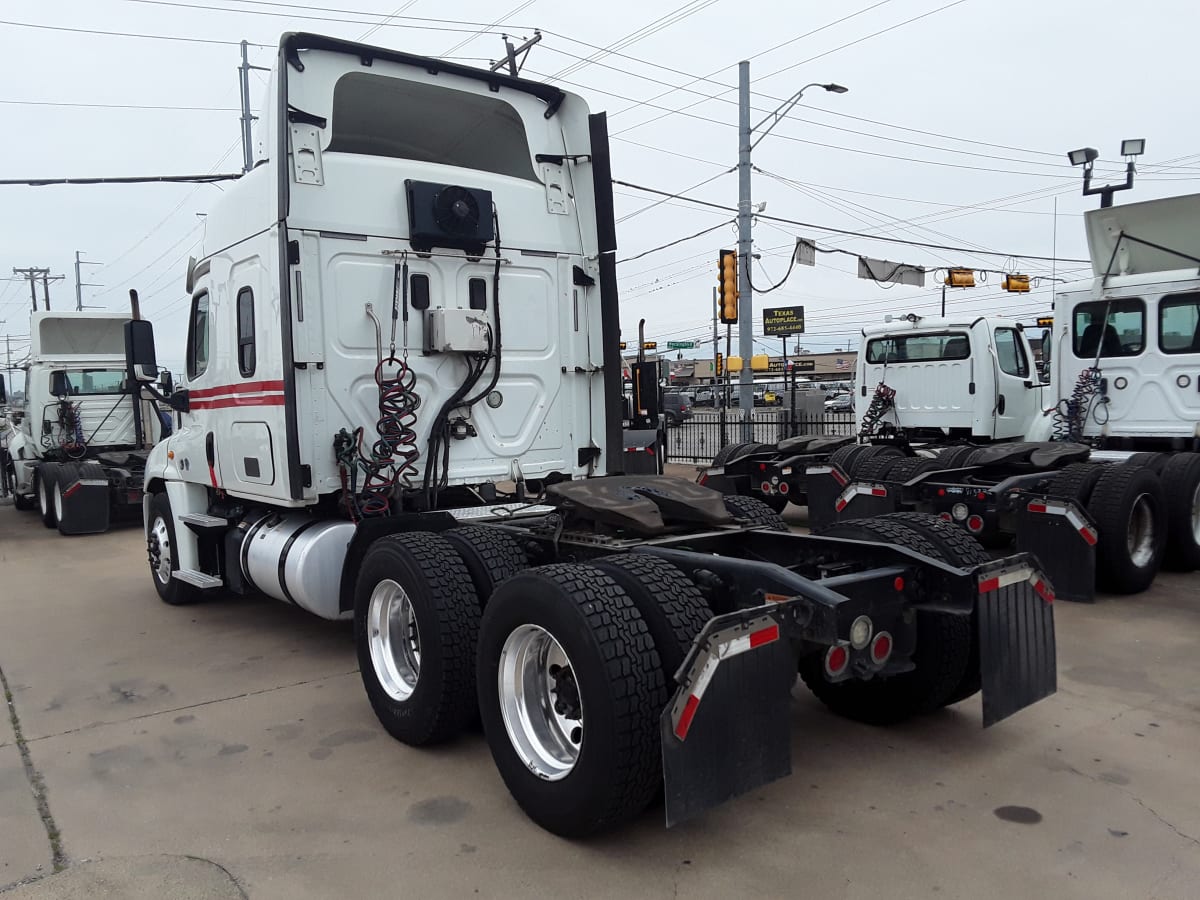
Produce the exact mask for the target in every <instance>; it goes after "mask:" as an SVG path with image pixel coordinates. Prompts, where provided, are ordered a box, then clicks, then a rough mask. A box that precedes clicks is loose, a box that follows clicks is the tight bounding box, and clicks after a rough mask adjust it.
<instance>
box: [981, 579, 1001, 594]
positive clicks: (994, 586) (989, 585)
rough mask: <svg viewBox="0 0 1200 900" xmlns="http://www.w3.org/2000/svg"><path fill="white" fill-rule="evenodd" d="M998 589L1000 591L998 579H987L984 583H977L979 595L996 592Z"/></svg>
mask: <svg viewBox="0 0 1200 900" xmlns="http://www.w3.org/2000/svg"><path fill="white" fill-rule="evenodd" d="M999 589H1000V579H999V578H988V579H986V580H985V581H981V582H979V593H981V594H987V593H990V592H992V591H998V590H999Z"/></svg>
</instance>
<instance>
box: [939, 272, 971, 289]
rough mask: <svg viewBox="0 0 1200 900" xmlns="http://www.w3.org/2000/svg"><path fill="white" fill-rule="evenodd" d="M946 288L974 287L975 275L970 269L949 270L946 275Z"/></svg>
mask: <svg viewBox="0 0 1200 900" xmlns="http://www.w3.org/2000/svg"><path fill="white" fill-rule="evenodd" d="M945 284H946V286H947V287H975V273H974V272H973V271H972V270H971V269H951V270H950V271H949V272H947V273H946V281H945Z"/></svg>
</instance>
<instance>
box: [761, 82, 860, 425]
mask: <svg viewBox="0 0 1200 900" xmlns="http://www.w3.org/2000/svg"><path fill="white" fill-rule="evenodd" d="M810 87H819V88H824V89H825V90H827V91H831V92H833V93H835V94H844V93H846V90H847V89H846V88H844V87H842V86H841V85H840V84H819V83H817V82H813V83H812V84H806V85H805V86H804V87H802V88H800V90H798V91H796V93H794V94H793V95H792V96H791V97H789V98H788V99H787V100H784V101H783V102H782V103H781V104H779V106H777V107H776V108H775V110H774V111H773V112H771V113H769V114H768V115H767V116H766V117H765V118H764V119H763V120H762V121H761V122H759V123H758V124H757V125H751V124H750V63H749V61H748V60H742V62H740V63H738V217H737V223H738V352H739V353H740V354H741V357H742V374H741V378H740V379H739V383H740V391H739V394H738V406H739V407H741V413H742V440H743V441H749V440H752V435H751V427H750V414H751V412H752V411H753V409H754V372H753V370H752V369H751V368H750V357H752V356H753V355H754V289H753V288H752V287H751V286H750V264H751V263H752V262H753V261H754V257H753V246H754V242H753V236H752V235H751V194H750V170H751V162H750V154H751V153H752V152H753V150H754V148H755V147H757V146H758V143H759V141H761V140H762V139H763V138H764V137H766V136H767V134H768V133H770V131H771V129H772V128H774V127H775V126H776V125H778V124H779V120H780V119H782V118H783V117H784V116H786V115H787V114H788V113H789V112H790V111H791V110H792V107H794V106H795V105H796V104H797V103H799V102H800V98H801V97H803V96H804V92H805V91H806V90H808V89H809V88H810ZM768 123H769V124H768ZM764 126H765V127H764ZM756 131H757V132H759V135H758V139H757V140H755V139H754V133H755V132H756Z"/></svg>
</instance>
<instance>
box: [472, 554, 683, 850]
mask: <svg viewBox="0 0 1200 900" xmlns="http://www.w3.org/2000/svg"><path fill="white" fill-rule="evenodd" d="M478 684H479V710H480V714H481V716H482V719H483V728H484V733H485V734H486V735H487V742H488V746H489V748H490V749H491V752H492V758H493V759H494V760H495V763H496V768H497V769H499V771H500V776H501V777H502V778H503V779H504V783H505V784H506V785H507V786H508V789H509V792H510V793H511V794H512V796H513V798H514V799H515V800H516V801H517V803H518V804H519V805H520V806H521V808H522V809H523V810H524V811H525V813H526V814H527V815H528V816H529V817H530V818H531V819H532V820H533V821H534V822H536V823H537V824H538V825H540V826H541V827H542V828H545V829H546V830H547V831H550V832H553V833H554V834H558V835H561V836H563V837H582V836H585V835H589V834H594V833H596V832H598V831H602V830H604V829H607V828H612V827H614V826H616V825H619V824H621V823H623V822H626V821H628V820H630V819H632V818H633V817H634V816H636V815H637V814H638V813H640V812H641V811H642V810H643V809H645V808H646V806H647V805H648V804H649V803H650V801H651V800H652V799H653V798H654V795H655V793H656V791H657V790H658V786H659V784H660V781H661V761H660V755H659V744H658V719H659V715H660V714H661V712H662V710H663V708H664V707H665V705H666V702H667V692H666V687H665V684H664V680H663V674H662V668H661V662H660V659H659V655H658V653H657V651H656V650H655V649H654V642H653V639H652V638H651V635H650V633H649V631H648V630H647V628H646V623H645V622H644V621H643V619H642V616H641V614H640V613H639V612H638V609H637V606H636V605H635V604H634V602H633V601H632V600H631V599H630V598H629V596H628V595H627V594H626V593H625V591H623V590H622V589H621V588H620V587H619V586H618V585H617V583H616V582H615V581H613V580H612V579H611V578H610V577H609V576H608V575H607V574H605V573H604V572H603V571H602V570H600V569H598V568H596V567H594V566H584V565H571V564H566V565H563V564H559V565H550V566H543V567H541V568H538V569H531V570H529V571H526V572H523V573H521V574H520V575H517V576H515V577H513V578H510V579H509V580H508V581H506V582H505V583H504V584H502V585H501V586H500V587H499V588H498V589H497V591H496V593H495V594H493V595H492V599H491V602H490V603H489V604H488V607H487V611H486V612H485V613H484V616H483V624H482V626H481V630H480V636H479V665H478Z"/></svg>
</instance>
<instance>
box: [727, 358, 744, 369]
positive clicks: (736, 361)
mask: <svg viewBox="0 0 1200 900" xmlns="http://www.w3.org/2000/svg"><path fill="white" fill-rule="evenodd" d="M725 366H726V367H727V368H728V369H729V371H730V372H731V373H732V372H740V371H742V358H741V357H740V356H731V357H729V359H727V360H725Z"/></svg>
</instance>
